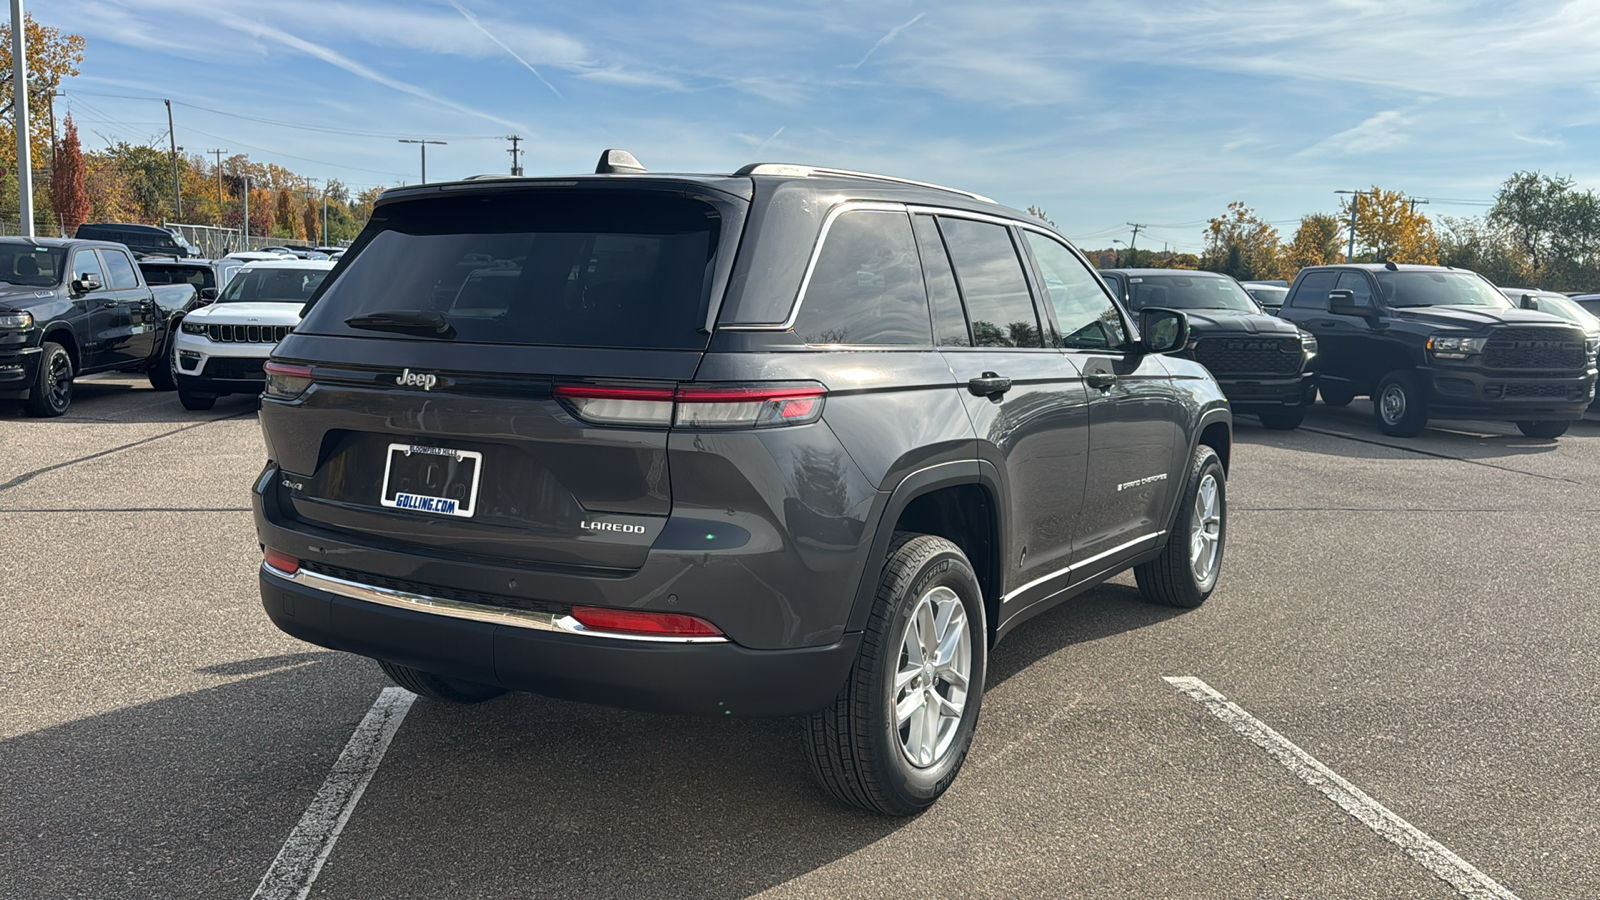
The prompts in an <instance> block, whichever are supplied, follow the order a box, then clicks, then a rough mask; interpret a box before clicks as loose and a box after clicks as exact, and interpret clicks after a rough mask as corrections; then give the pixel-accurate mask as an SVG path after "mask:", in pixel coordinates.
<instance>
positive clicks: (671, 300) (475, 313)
mask: <svg viewBox="0 0 1600 900" xmlns="http://www.w3.org/2000/svg"><path fill="white" fill-rule="evenodd" d="M379 216H383V217H384V218H379V217H378V216H375V217H374V218H373V222H372V224H371V225H369V226H368V234H366V235H364V236H363V237H364V241H363V244H362V245H360V246H359V247H358V249H357V250H355V251H354V253H353V255H352V256H351V257H350V259H349V260H348V268H347V269H346V270H345V271H344V273H343V274H341V275H340V276H339V279H338V281H336V282H335V283H334V284H332V285H330V286H329V287H328V290H327V292H326V293H324V294H323V295H322V296H321V297H320V298H318V300H317V302H316V303H315V304H314V305H313V306H312V308H311V310H310V311H309V312H308V314H307V316H306V319H305V323H304V324H303V325H302V326H301V329H300V330H301V331H303V332H307V333H312V334H339V335H358V336H364V337H373V338H380V337H381V338H386V339H396V338H398V339H404V340H454V341H459V342H472V343H487V344H539V345H554V346H565V347H631V348H638V347H649V348H657V349H691V348H692V349H700V348H703V347H705V346H706V342H707V336H706V335H705V334H704V333H703V331H702V330H701V329H702V328H703V326H704V323H705V316H706V312H705V310H706V302H707V295H708V292H709V286H710V283H711V276H712V264H713V262H714V257H715V255H716V248H717V241H718V237H719V231H720V225H721V220H720V218H719V216H718V213H717V211H716V210H715V209H714V208H713V207H712V206H711V205H709V204H707V203H705V202H703V201H699V200H694V199H691V198H688V197H685V196H683V195H682V194H675V193H666V192H654V191H652V192H649V193H643V192H632V191H629V192H626V193H624V192H621V191H604V192H577V191H574V192H562V193H553V192H539V193H533V192H529V193H524V194H511V195H498V196H491V197H451V198H446V199H438V200H423V201H414V202H410V203H400V204H396V205H394V206H392V207H389V208H388V209H387V210H383V209H380V211H379ZM419 315H420V316H425V317H433V318H435V319H439V320H442V325H441V327H440V328H438V329H437V330H436V331H435V330H428V329H421V330H419V329H416V328H411V329H406V328H399V329H386V328H383V327H381V326H380V327H376V328H374V327H371V326H370V324H369V326H368V327H364V328H356V327H353V326H352V325H350V324H349V323H348V320H351V319H355V318H356V317H368V322H369V323H370V321H371V320H372V319H382V318H385V317H386V316H387V317H389V318H393V317H395V316H400V317H411V318H416V317H417V316H419Z"/></svg>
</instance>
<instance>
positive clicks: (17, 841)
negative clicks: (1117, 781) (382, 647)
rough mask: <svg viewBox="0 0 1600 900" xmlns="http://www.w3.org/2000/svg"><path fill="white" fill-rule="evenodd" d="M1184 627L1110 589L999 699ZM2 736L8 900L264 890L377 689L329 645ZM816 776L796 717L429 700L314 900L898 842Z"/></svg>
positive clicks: (1002, 656) (677, 872)
mask: <svg viewBox="0 0 1600 900" xmlns="http://www.w3.org/2000/svg"><path fill="white" fill-rule="evenodd" d="M1179 612H1181V611H1180V610H1176V609H1168V608H1163V607H1157V606H1153V605H1150V604H1148V603H1145V602H1144V601H1142V600H1140V599H1138V596H1137V591H1135V590H1134V589H1133V588H1130V587H1126V586H1123V585H1106V586H1102V587H1100V588H1098V589H1096V590H1094V591H1092V592H1090V593H1088V594H1086V595H1084V596H1082V597H1079V598H1077V599H1075V600H1073V601H1068V602H1067V603H1066V604H1064V605H1063V606H1062V607H1059V608H1057V609H1056V610H1052V611H1051V612H1049V613H1046V614H1044V615H1043V616H1041V617H1039V618H1037V619H1035V620H1033V621H1031V622H1029V623H1028V624H1027V625H1026V626H1024V627H1022V628H1020V629H1019V630H1018V631H1017V632H1015V633H1014V634H1013V635H1012V636H1011V637H1009V638H1007V640H1006V641H1005V642H1003V643H1002V644H1001V645H1000V646H999V647H998V648H997V649H996V651H995V653H994V656H993V660H992V662H991V672H992V673H993V674H992V675H991V684H998V683H999V682H1001V681H1003V680H1005V679H1007V678H1010V677H1012V676H1014V675H1016V674H1018V673H1019V672H1021V671H1023V670H1025V669H1026V668H1027V667H1028V666H1029V665H1031V664H1032V663H1033V662H1035V661H1037V660H1039V659H1041V658H1043V657H1045V656H1048V655H1049V654H1051V653H1053V652H1055V651H1057V650H1060V649H1062V648H1064V647H1067V646H1070V645H1072V644H1075V643H1079V642H1083V641H1089V640H1094V639H1096V638H1099V637H1103V636H1107V635H1112V634H1117V633H1120V632H1123V631H1127V630H1131V629H1135V628H1141V627H1145V626H1147V625H1152V624H1156V623H1158V622H1160V621H1162V620H1163V619H1166V618H1169V617H1171V616H1173V615H1176V614H1178V613H1179ZM204 671H206V672H209V673H215V674H251V673H262V674H257V675H255V677H250V678H246V679H244V680H240V681H236V682H233V683H230V684H227V685H223V686H220V687H215V688H210V689H206V690H200V691H195V692H192V693H189V694H184V695H182V696H178V697H174V698H171V699H167V700H160V701H156V702H153V703H147V704H144V705H140V706H135V707H130V708H127V709H122V710H118V711H115V712H110V713H106V714H104V715H99V716H94V717H91V718H88V719H84V720H82V721H78V722H73V723H70V724H66V725H61V726H58V727H55V728H49V729H45V730H42V731H38V732H34V733H31V734H26V735H23V736H20V737H17V738H14V739H12V740H9V741H5V742H0V771H4V772H5V773H6V784H7V791H6V796H5V801H4V805H3V808H0V831H3V836H0V843H3V845H4V856H5V859H6V867H7V870H8V871H7V873H6V874H5V875H4V876H3V878H0V881H4V879H10V882H9V884H6V885H5V890H4V891H0V893H4V894H5V895H6V896H26V897H65V896H161V897H184V896H190V897H216V896H224V895H226V896H248V895H249V892H250V891H251V890H253V889H254V887H255V885H256V883H257V882H258V881H259V879H260V877H261V875H262V873H263V872H265V871H266V867H267V866H268V865H269V864H270V863H271V861H272V859H273V858H274V856H275V855H276V854H277V852H278V849H279V847H280V846H281V845H282V842H283V840H284V839H285V837H287V835H288V833H289V831H290V829H292V828H293V826H294V824H295V823H296V822H297V821H298V820H299V817H300V815H301V814H302V812H303V811H304V810H305V807H306V805H307V804H308V803H309V801H310V799H311V797H312V796H313V794H314V793H315V791H316V790H317V789H318V787H319V786H320V785H321V783H322V781H323V779H324V778H325V777H326V776H327V773H328V771H329V769H330V767H331V765H332V763H333V761H334V759H335V758H336V757H337V756H338V754H339V752H340V751H341V750H342V749H343V748H344V745H345V743H346V742H347V741H348V740H349V738H350V734H351V732H352V730H353V729H354V727H355V724H356V722H358V721H359V720H360V718H361V717H362V716H363V715H365V713H366V711H367V708H368V706H369V704H371V702H372V701H373V700H374V699H375V698H376V696H377V693H378V690H379V689H380V687H381V686H382V685H383V684H384V682H382V681H381V680H380V679H379V678H378V677H377V668H376V667H375V666H373V665H371V664H370V663H368V662H366V661H364V660H360V659H358V658H355V657H349V656H345V655H343V654H335V653H327V652H307V653H293V654H285V655H281V656H272V657H264V658H261V659H255V660H245V661H240V662H234V663H226V664H222V665H217V666H211V667H207V668H206V669H205V670H204ZM906 824H907V821H903V820H895V819H886V818H882V817H879V816H875V815H870V814H866V813H861V812H857V811H854V810H850V809H845V808H842V807H839V806H837V805H835V804H833V803H832V802H831V801H829V800H828V799H826V798H825V797H824V796H823V795H822V794H821V793H820V792H819V791H818V790H817V789H816V788H815V787H814V786H813V784H812V782H811V780H810V778H809V773H808V771H807V766H806V763H805V759H804V756H803V754H802V751H801V739H800V733H799V728H798V724H797V722H796V721H795V720H792V719H743V720H738V719H698V718H681V717H674V716H661V715H650V714H643V713H635V712H628V711H623V710H613V709H608V708H604V707H597V706H587V705H583V704H576V703H567V702H563V701H557V700H550V699H547V698H543V697H538V696H534V695H529V694H510V695H506V696H504V697H502V698H499V699H497V700H493V701H490V702H488V703H485V704H481V705H477V706H453V705H450V704H444V703H438V702H434V701H430V700H427V699H419V700H418V701H417V702H416V704H415V706H414V707H413V708H412V710H411V712H410V714H409V715H408V717H407V719H406V721H405V722H404V724H403V726H402V727H401V729H400V731H399V733H398V735H397V736H396V738H395V740H394V743H393V745H392V746H391V747H390V749H389V752H388V755H387V756H386V757H385V759H384V762H383V766H382V768H381V769H380V770H379V772H378V775H377V777H376V778H375V779H374V780H373V782H372V784H371V786H370V787H369V788H368V790H367V792H366V794H365V796H364V797H363V798H362V800H361V803H360V805H359V807H358V808H357V809H356V812H355V814H354V816H353V817H352V818H351V820H350V822H349V824H348V825H347V827H346V829H345V831H344V834H343V836H342V837H341V838H340V840H339V843H338V846H337V847H336V848H335V850H334V852H333V854H332V856H331V857H330V859H329V861H328V863H327V865H326V867H325V868H324V869H323V871H322V874H321V876H320V878H319V879H318V881H317V884H316V890H315V892H314V896H330V897H337V896H374V895H375V893H374V892H375V887H374V886H375V885H381V889H376V892H377V893H381V894H382V895H383V896H386V897H404V896H415V897H439V896H455V897H465V896H512V895H516V896H550V897H579V896H585V897H588V896H605V897H621V896H625V897H629V898H631V900H642V898H658V897H659V898H678V897H684V896H695V897H742V896H746V895H748V894H751V893H754V892H757V891H760V890H763V889H765V888H768V887H772V886H774V885H778V884H781V883H783V882H785V881H788V880H790V879H793V878H795V877H798V876H800V875H803V874H805V873H808V872H811V871H813V870H815V869H818V868H820V867H822V866H826V865H828V864H829V863H831V862H833V861H835V860H838V859H841V858H843V857H845V856H848V855H849V854H851V853H853V852H855V851H857V850H859V849H861V848H863V847H866V846H868V845H870V844H872V843H874V842H876V841H878V840H880V839H882V838H883V837H885V836H886V835H889V834H891V833H893V832H895V831H896V830H898V829H900V828H901V827H904V826H905V825H906Z"/></svg>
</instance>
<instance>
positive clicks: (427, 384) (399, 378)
mask: <svg viewBox="0 0 1600 900" xmlns="http://www.w3.org/2000/svg"><path fill="white" fill-rule="evenodd" d="M394 383H395V384H398V385H400V386H401V387H419V388H422V389H423V390H425V391H431V390H433V386H434V385H436V384H438V383H439V376H437V375H430V374H428V373H426V372H413V371H411V370H410V369H401V370H400V374H399V375H396V376H395V377H394Z"/></svg>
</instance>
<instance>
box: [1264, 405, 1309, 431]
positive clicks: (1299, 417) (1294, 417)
mask: <svg viewBox="0 0 1600 900" xmlns="http://www.w3.org/2000/svg"><path fill="white" fill-rule="evenodd" d="M1259 415H1260V417H1261V424H1262V425H1265V426H1266V427H1268V428H1270V429H1272V430H1273V431H1293V430H1294V429H1296V428H1299V427H1300V423H1301V422H1304V421H1305V420H1306V408H1305V407H1304V406H1296V407H1295V408H1293V409H1278V410H1273V411H1272V412H1264V413H1259Z"/></svg>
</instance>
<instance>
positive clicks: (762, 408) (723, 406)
mask: <svg viewBox="0 0 1600 900" xmlns="http://www.w3.org/2000/svg"><path fill="white" fill-rule="evenodd" d="M826 394H827V391H826V390H824V389H823V387H822V386H821V385H818V384H808V385H756V386H752V385H726V386H712V385H684V386H680V387H678V388H676V389H673V388H665V387H661V388H655V387H613V386H610V385H590V384H571V385H557V386H556V388H555V395H556V397H557V398H558V399H560V400H561V401H562V402H563V403H565V404H566V406H567V408H568V409H570V410H572V412H573V414H574V415H576V416H577V417H578V418H580V419H582V420H584V421H585V422H593V423H595V424H597V425H654V426H666V425H679V426H682V427H685V428H758V427H766V426H770V425H805V424H808V423H811V422H815V421H817V420H818V419H820V418H822V401H823V397H824V396H825V395H826Z"/></svg>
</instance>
